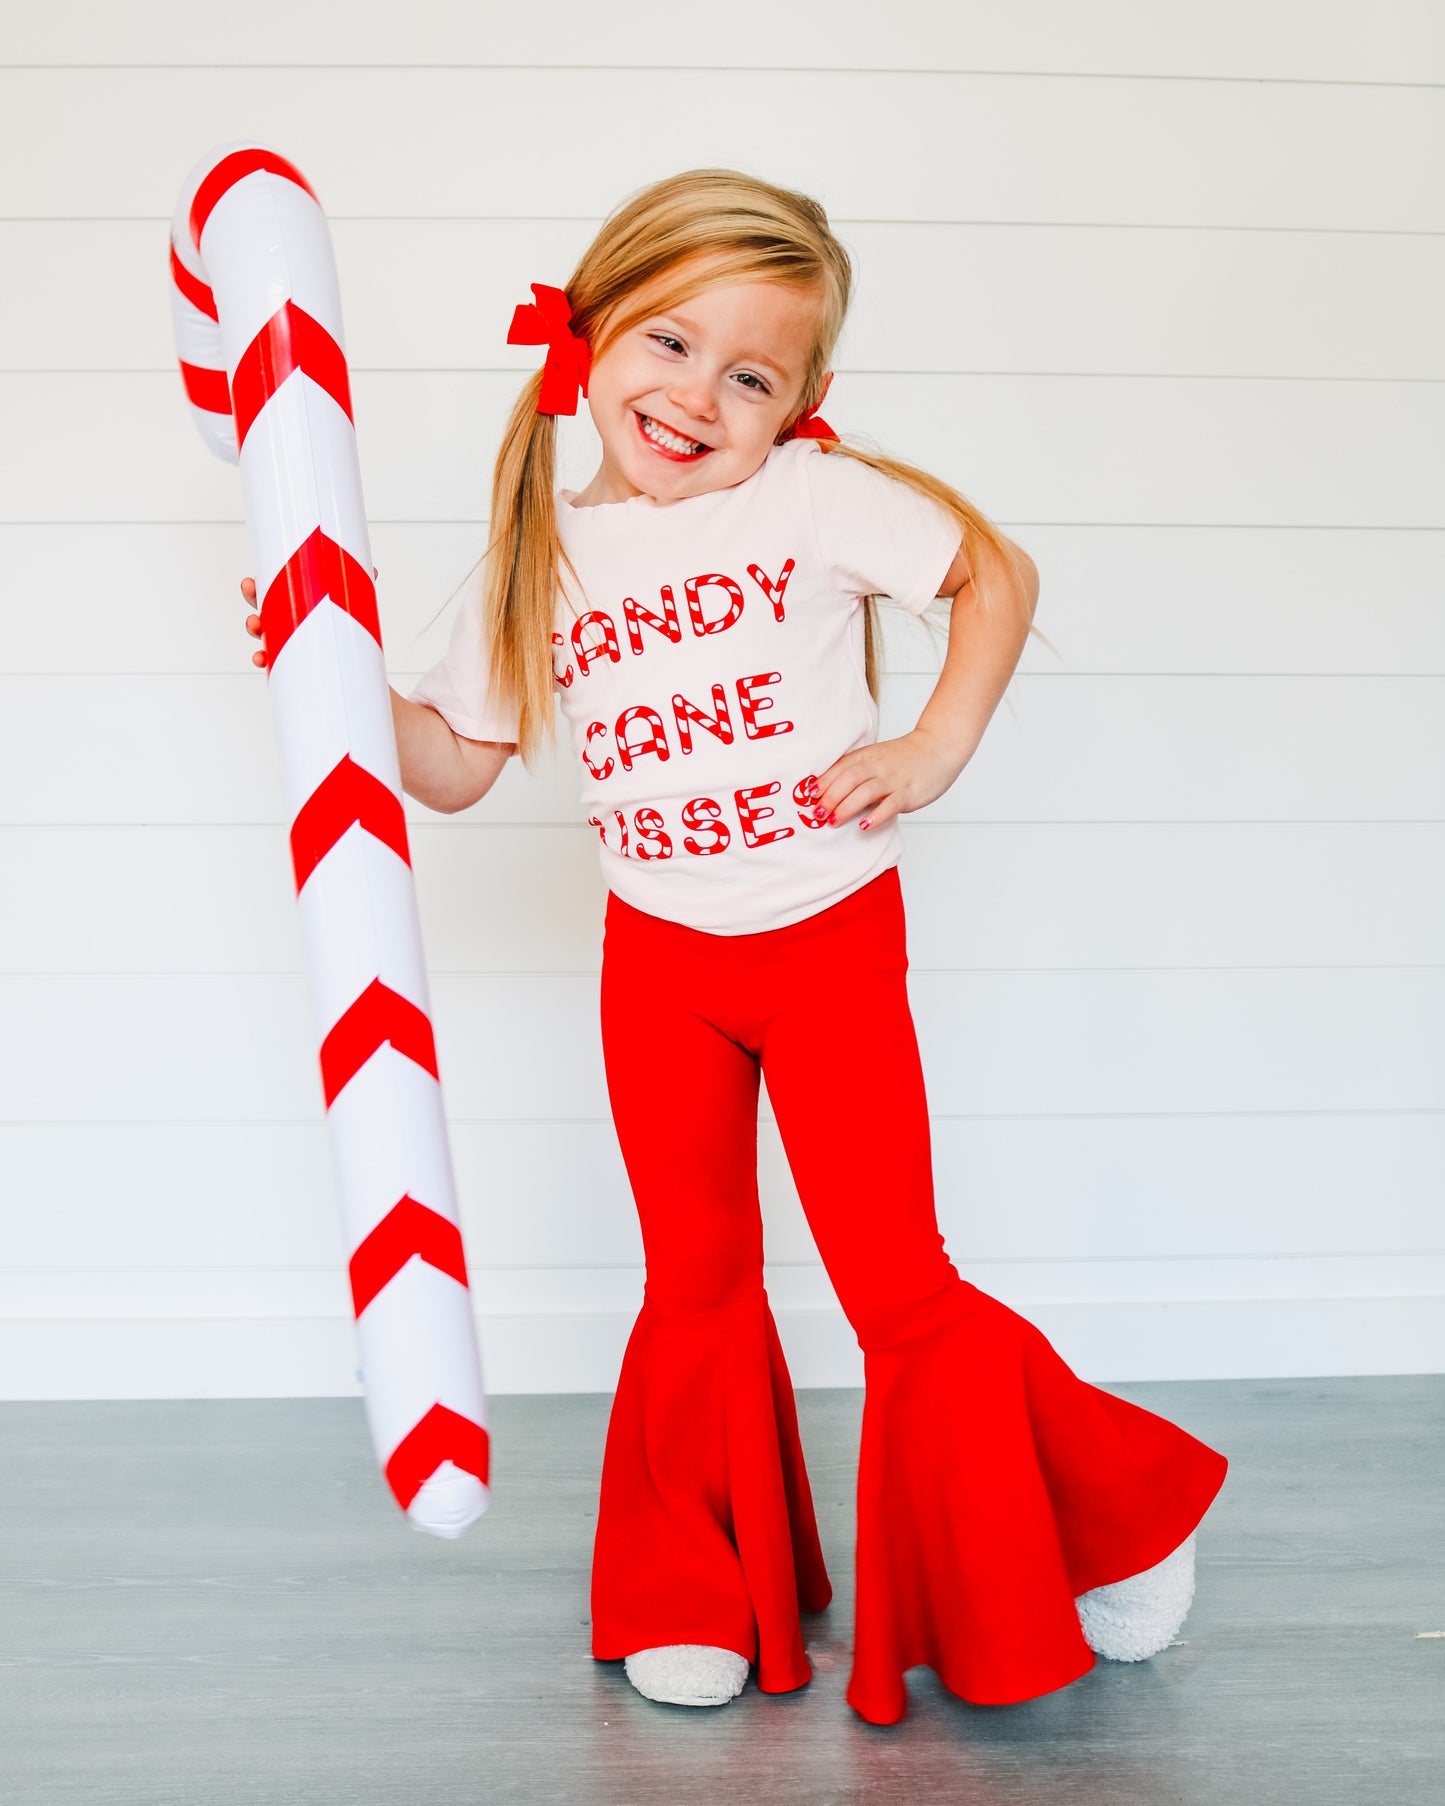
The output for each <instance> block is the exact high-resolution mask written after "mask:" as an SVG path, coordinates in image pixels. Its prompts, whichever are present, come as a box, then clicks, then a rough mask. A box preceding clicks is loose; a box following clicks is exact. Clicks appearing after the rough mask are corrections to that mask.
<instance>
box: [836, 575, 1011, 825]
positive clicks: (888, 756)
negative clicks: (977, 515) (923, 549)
mask: <svg viewBox="0 0 1445 1806" xmlns="http://www.w3.org/2000/svg"><path fill="white" fill-rule="evenodd" d="M1009 544H1010V545H1013V541H1012V540H1010V541H1009ZM1014 551H1015V553H1016V555H1017V558H1018V564H1019V568H1018V572H1017V574H1015V573H1014V572H1012V571H1010V570H1009V568H1008V567H1007V565H1005V564H1004V562H1003V561H1002V559H1000V558H999V557H998V555H997V554H996V553H994V552H993V551H991V550H990V549H989V547H988V546H987V545H984V546H982V547H981V548H980V551H979V557H980V559H981V560H982V559H985V558H986V559H987V560H988V563H987V565H986V567H985V569H984V578H985V581H986V582H987V584H988V589H989V594H990V598H991V602H990V606H989V608H988V609H987V610H985V609H983V608H982V607H980V606H979V602H978V592H977V587H976V585H975V583H974V576H973V572H972V571H971V570H970V569H969V566H968V563H967V560H966V559H965V558H964V555H963V551H962V549H961V548H960V550H959V555H958V557H957V558H955V559H954V561H953V564H952V566H951V567H950V569H949V572H948V574H947V576H946V577H945V578H944V580H943V587H942V589H940V591H939V594H940V595H945V596H946V595H949V594H952V596H953V610H952V613H951V614H950V616H949V623H948V653H947V656H946V657H945V659H944V661H943V670H942V671H941V672H940V673H939V678H938V682H937V683H936V684H935V685H934V687H933V694H932V695H931V696H930V697H929V699H928V701H927V703H926V704H925V705H924V709H923V713H922V714H921V715H920V716H919V717H918V725H917V727H915V728H914V730H913V732H912V733H911V734H903V735H901V736H900V737H899V738H898V739H897V740H879V741H878V742H876V743H875V744H874V745H872V746H860V747H859V748H858V749H857V751H856V752H850V753H845V754H844V755H843V757H842V758H841V759H837V760H835V761H834V762H833V764H831V765H830V766H829V767H828V769H827V770H826V771H824V772H820V773H819V774H818V783H819V787H820V790H821V795H820V797H819V804H820V806H821V808H822V809H823V811H824V812H825V813H826V814H827V815H828V816H829V818H830V821H831V822H832V823H834V824H837V825H840V826H841V824H842V823H844V822H846V821H851V820H852V819H853V817H854V816H857V815H861V816H862V818H863V819H862V820H861V821H860V823H859V826H860V827H862V828H873V827H877V826H879V825H880V824H881V823H883V822H886V821H888V820H890V819H891V818H892V817H893V816H895V815H901V814H905V813H907V812H908V811H910V810H913V809H921V808H922V807H923V805H924V804H925V803H931V802H932V801H933V800H934V799H935V797H940V796H942V795H943V793H944V791H945V790H947V789H948V787H949V785H950V784H952V782H953V781H954V779H955V778H956V777H957V776H958V774H959V772H961V771H962V770H963V768H964V766H965V765H967V763H968V761H969V760H970V759H971V758H972V757H973V755H974V752H975V750H976V749H977V747H978V743H979V741H980V740H982V738H983V730H984V729H985V728H986V727H987V726H988V724H989V721H990V719H991V718H992V716H993V712H994V710H995V709H996V708H997V707H998V705H999V701H1000V698H1001V697H1002V696H1003V693H1004V691H1005V690H1006V689H1007V688H1008V684H1009V679H1010V678H1011V677H1012V676H1013V674H1014V669H1015V667H1016V666H1017V664H1018V662H1019V657H1020V654H1021V653H1022V652H1023V649H1024V642H1025V641H1026V640H1027V638H1028V630H1029V623H1030V622H1031V621H1032V620H1033V614H1034V607H1035V605H1036V603H1037V602H1038V596H1039V573H1038V568H1037V566H1036V565H1035V564H1034V561H1033V559H1032V558H1030V557H1029V555H1028V553H1027V552H1025V551H1024V550H1023V549H1022V548H1021V547H1018V546H1014ZM950 584H953V585H956V587H955V588H954V589H952V590H950V588H949V586H950Z"/></svg>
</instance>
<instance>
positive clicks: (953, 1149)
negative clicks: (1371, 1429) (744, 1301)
mask: <svg viewBox="0 0 1445 1806" xmlns="http://www.w3.org/2000/svg"><path fill="white" fill-rule="evenodd" d="M451 1144H452V1155H453V1160H454V1163H455V1168H456V1180H457V1195H458V1197H459V1199H460V1201H461V1207H462V1220H463V1225H464V1229H465V1234H466V1244H467V1259H468V1263H469V1265H470V1267H471V1268H472V1269H473V1270H474V1271H476V1272H478V1273H481V1272H485V1273H487V1274H489V1275H491V1279H490V1280H489V1283H491V1284H495V1285H496V1286H504V1285H505V1284H506V1278H505V1276H506V1274H507V1273H508V1272H511V1271H513V1270H516V1269H522V1268H527V1269H539V1270H545V1269H550V1268H552V1267H555V1266H563V1267H565V1268H567V1269H568V1270H569V1271H573V1270H576V1269H578V1268H583V1269H585V1268H588V1267H595V1268H597V1269H599V1270H601V1269H614V1268H617V1269H626V1270H628V1271H629V1272H630V1271H632V1270H634V1269H636V1268H637V1267H639V1266H640V1264H641V1262H642V1241H641V1237H640V1234H639V1232H638V1227H637V1216H636V1212H635V1210H634V1208H633V1204H632V1197H631V1193H630V1191H629V1189H628V1184H627V1178H626V1174H625V1173H624V1171H623V1166H622V1160H621V1156H620V1154H619V1153H618V1149H617V1142H616V1137H615V1135H614V1133H613V1130H612V1125H611V1123H610V1122H609V1121H597V1120H594V1121H587V1122H571V1123H557V1122H545V1123H535V1122H533V1123H529V1122H522V1121H514V1122H505V1121H501V1122H499V1121H488V1122H477V1121H473V1120H465V1119H461V1118H459V1117H458V1116H457V1114H456V1112H455V1109H453V1110H452V1113H451ZM0 1155H3V1159H4V1166H5V1171H6V1172H7V1173H8V1174H10V1175H12V1179H11V1183H12V1188H13V1190H14V1191H15V1193H16V1195H17V1196H23V1197H24V1198H25V1199H26V1201H27V1207H26V1208H25V1209H23V1210H20V1209H16V1210H10V1211H7V1212H6V1213H5V1215H4V1217H3V1219H0V1266H3V1267H4V1268H5V1269H12V1268H13V1269H19V1268H24V1269H26V1270H27V1271H37V1272H56V1273H58V1272H61V1271H67V1272H68V1271H71V1270H73V1269H77V1268H79V1269H84V1270H86V1271H90V1272H108V1273H111V1274H112V1275H114V1276H116V1281H117V1284H123V1283H124V1275H126V1274H128V1273H130V1272H132V1271H151V1272H165V1271H170V1270H172V1269H174V1270H179V1271H186V1272H196V1271H200V1270H202V1269H215V1270H217V1271H220V1272H230V1273H239V1274H252V1273H254V1274H256V1275H258V1279H257V1284H258V1285H261V1284H264V1283H265V1276H266V1274H267V1273H269V1272H271V1271H273V1270H278V1269H286V1270H288V1271H289V1270H312V1271H319V1272H323V1273H324V1272H339V1271H340V1270H341V1268H342V1267H343V1266H344V1263H345V1258H346V1251H345V1249H344V1247H343V1245H342V1238H341V1228H340V1216H339V1212H338V1209H337V1205H336V1199H335V1187H334V1183H333V1180H332V1176H331V1167H330V1153H329V1145H328V1142H327V1138H326V1130H325V1126H324V1124H323V1123H321V1122H320V1121H316V1122H297V1123H277V1122H257V1123H199V1124H188V1123H174V1122H170V1123H166V1124H164V1125H156V1124H151V1123H145V1122H114V1123H56V1124H51V1125H19V1124H7V1125H4V1126H0ZM933 1158H934V1170H935V1174H936V1182H937V1201H938V1215H939V1221H940V1224H941V1226H942V1228H943V1232H944V1235H945V1238H946V1240H947V1243H948V1248H949V1251H950V1253H951V1254H952V1255H953V1257H954V1258H955V1259H956V1260H957V1261H959V1262H960V1263H982V1264H987V1263H1004V1264H1009V1265H1012V1266H1023V1265H1026V1264H1028V1263H1029V1262H1037V1263H1040V1264H1041V1265H1043V1266H1048V1265H1051V1264H1057V1263H1072V1264H1073V1265H1074V1266H1076V1267H1077V1268H1078V1269H1079V1270H1080V1272H1083V1271H1084V1270H1085V1269H1087V1268H1088V1267H1089V1265H1090V1263H1093V1262H1100V1263H1109V1264H1111V1266H1112V1267H1118V1266H1120V1265H1122V1264H1127V1263H1129V1262H1131V1261H1138V1262H1140V1263H1144V1264H1148V1263H1151V1262H1152V1263H1172V1264H1173V1265H1174V1267H1176V1268H1177V1269H1178V1270H1179V1272H1180V1273H1182V1272H1183V1269H1184V1268H1185V1267H1186V1266H1187V1265H1189V1264H1190V1263H1192V1262H1197V1263H1207V1262H1210V1261H1217V1262H1228V1261H1236V1262H1245V1263H1248V1262H1250V1261H1256V1262H1270V1261H1280V1260H1284V1259H1292V1258H1299V1259H1301V1260H1303V1259H1306V1258H1307V1259H1309V1260H1314V1259H1316V1258H1319V1259H1321V1260H1324V1259H1328V1260H1330V1261H1333V1262H1335V1263H1337V1265H1336V1267H1334V1268H1332V1269H1331V1271H1332V1272H1333V1273H1334V1275H1335V1276H1334V1278H1333V1279H1332V1280H1331V1282H1330V1287H1329V1289H1330V1290H1333V1291H1342V1292H1343V1291H1348V1290H1349V1289H1350V1287H1351V1285H1352V1283H1353V1281H1352V1279H1351V1276H1350V1273H1349V1271H1348V1263H1349V1262H1350V1261H1351V1260H1354V1259H1356V1258H1359V1259H1361V1260H1363V1259H1365V1257H1369V1258H1370V1259H1378V1260H1384V1259H1386V1258H1387V1257H1388V1258H1394V1257H1396V1256H1398V1257H1400V1258H1402V1259H1407V1260H1408V1259H1413V1258H1414V1255H1413V1254H1412V1253H1411V1252H1410V1251H1412V1250H1415V1251H1421V1250H1434V1251H1435V1252H1436V1253H1437V1254H1438V1252H1439V1251H1440V1250H1441V1248H1442V1245H1445V1237H1442V1235H1441V1225H1440V1213H1439V1199H1440V1195H1441V1191H1442V1189H1445V1112H1437V1113H1433V1114H1428V1113H1427V1114H1410V1113H1404V1114H1399V1113H1389V1112H1382V1113H1370V1112H1348V1113H1343V1114H1333V1115H1332V1114H1329V1113H1310V1114H1296V1115H1289V1114H1267V1113H1257V1114H1253V1115H1242V1116H1240V1115H1227V1114H1226V1115H1221V1116H1209V1115H1197V1116H1170V1115H1158V1116H1133V1117H1117V1116H1096V1117H1080V1116H1072V1117H1050V1116H1039V1115H1031V1116H1027V1117H1017V1118H1008V1117H980V1116H972V1117H967V1116H964V1117H960V1116H953V1117H947V1116H939V1117H936V1118H935V1119H934V1122H933ZM758 1171H759V1188H760V1192H761V1196H762V1205H763V1216H764V1222H765V1233H766V1246H767V1256H768V1259H769V1261H770V1262H772V1263H773V1264H774V1266H776V1267H777V1268H778V1269H779V1270H780V1271H781V1270H782V1269H784V1268H789V1267H798V1268H800V1269H801V1268H810V1269H811V1268H812V1267H814V1266H815V1265H816V1263H817V1259H818V1256H817V1250H816V1247H815V1246H814V1243H813V1238H812V1236H811V1234H810V1233H809V1230H808V1225H807V1223H806V1221H805V1219H804V1217H803V1213H802V1209H801V1206H800V1205H799V1203H798V1199H797V1194H796V1192H795V1191H794V1189H793V1186H792V1183H791V1180H790V1179H789V1176H788V1169H787V1163H786V1161H785V1159H784V1156H783V1151H782V1145H781V1143H780V1141H779V1138H778V1132H777V1129H776V1127H775V1126H774V1125H773V1124H772V1123H771V1121H769V1120H768V1119H767V1118H766V1117H765V1118H764V1121H763V1124H762V1128H761V1131H760V1135H759V1160H758ZM1338 1263H1344V1267H1343V1268H1341V1267H1340V1266H1339V1265H1338ZM979 1283H980V1284H984V1285H985V1286H986V1284H987V1282H986V1281H985V1280H982V1279H981V1280H980V1281H979ZM1178 1283H1181V1284H1182V1283H1183V1281H1182V1279H1181V1280H1179V1281H1178ZM1191 1283H1192V1282H1191ZM1280 1283H1282V1282H1280ZM1401 1283H1402V1288H1403V1289H1405V1290H1411V1289H1415V1288H1414V1287H1413V1284H1411V1283H1408V1275H1407V1276H1406V1280H1405V1281H1402V1282H1401ZM1097 1295H1100V1296H1102V1295H1103V1293H1102V1292H1097ZM116 1308H119V1307H116Z"/></svg>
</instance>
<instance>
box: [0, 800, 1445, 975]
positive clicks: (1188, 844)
mask: <svg viewBox="0 0 1445 1806" xmlns="http://www.w3.org/2000/svg"><path fill="white" fill-rule="evenodd" d="M904 835H905V853H904V858H903V864H902V872H903V882H904V891H905V895H906V897H907V904H908V941H909V952H910V957H911V959H912V962H913V965H914V966H915V968H924V969H930V968H949V967H953V968H964V969H968V970H973V971H976V970H980V969H990V968H993V969H996V968H1012V967H1030V968H1035V969H1050V968H1056V967H1108V968H1115V969H1121V970H1122V969H1128V968H1135V967H1138V968H1147V967H1159V966H1205V967H1208V966H1214V967H1223V966H1328V965H1360V966H1368V965H1391V966H1394V965H1431V964H1445V824H1439V825H1437V824H1426V823H1414V822H1411V823H1399V822H1341V823H1312V822H1301V823H1283V824H1281V823H1276V822H1270V823H1267V824H1266V823H1251V822H1203V823H1200V822H1187V823H1170V822H1145V823H1113V822H1108V823H1073V824H1060V823H1047V824H1045V823H1023V824H1013V823H980V822H973V823H950V822H937V823H923V822H915V821H907V822H905V823H904ZM410 846H411V861H412V868H413V870H414V872H415V874H416V884H417V895H418V901H419V906H420V910H421V921H422V936H423V943H424V945H425V947H426V952H427V962H428V967H429V970H430V971H431V972H433V973H435V974H440V973H442V972H476V971H508V972H526V971H538V972H555V971H574V972H578V971H594V970H596V968H597V965H598V962H599V958H600V946H601V928H602V914H603V907H604V904H605V900H606V888H605V883H604V880H603V877H602V874H601V871H600V869H599V865H598V859H597V853H596V842H595V837H594V833H593V830H592V829H591V828H590V827H588V826H587V825H586V824H582V825H580V826H546V827H542V826H526V825H522V826H514V827H513V826H506V825H498V826H494V827H484V826H482V825H481V824H480V823H478V824H476V825H475V826H474V827H472V828H471V829H470V831H468V829H467V828H462V829H461V830H460V831H458V830H457V829H456V828H454V827H453V826H452V825H451V824H449V823H447V822H444V821H439V820H435V819H434V820H432V821H421V822H418V823H416V824H415V825H414V827H413V828H412V831H411V836H410ZM0 864H3V865H4V867H5V869H6V871H7V873H8V874H9V878H8V882H7V884H6V885H5V887H4V889H3V890H0V948H3V949H4V952H3V954H0V965H3V967H4V968H6V969H8V970H10V971H11V972H27V971H28V972H50V973H75V974H78V973H84V972H94V973H106V972H109V973H122V972H135V973H141V972H171V973H179V972H195V973H207V972H212V973H214V972H258V973H259V972H272V973H274V972H296V971H299V970H300V969H301V960H302V948H301V936H300V924H299V920H298V915H297V909H296V899H295V894H294V890H293V880H292V872H291V865H290V861H289V858H288V857H287V854H286V849H285V845H284V837H283V835H282V833H281V831H280V829H279V827H274V826H272V827H236V828H224V827H207V826H177V827H170V828H167V827H158V826H153V827H141V826H118V827H110V828H106V827H102V828H89V827H69V828H68V827H62V826H44V827H33V828H8V829H0ZM98 893H99V894H103V895H104V897H105V899H106V907H105V909H104V911H97V909H96V907H95V898H96V895H97V894H98ZM158 898H163V899H164V907H163V908H157V899H158Z"/></svg>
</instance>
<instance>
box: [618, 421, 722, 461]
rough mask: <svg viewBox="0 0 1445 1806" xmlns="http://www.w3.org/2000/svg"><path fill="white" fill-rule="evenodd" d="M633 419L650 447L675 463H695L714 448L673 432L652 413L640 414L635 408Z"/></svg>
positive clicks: (660, 455)
mask: <svg viewBox="0 0 1445 1806" xmlns="http://www.w3.org/2000/svg"><path fill="white" fill-rule="evenodd" d="M633 419H634V420H636V422H637V430H638V432H639V433H640V434H641V435H642V437H643V439H644V440H645V441H646V443H647V445H648V447H649V448H650V449H651V450H652V451H655V452H656V453H657V454H658V456H659V457H662V458H668V459H670V460H671V461H672V463H674V464H695V463H696V462H697V461H698V459H699V458H705V457H706V456H707V454H708V453H709V452H710V451H711V450H712V449H713V448H712V447H711V446H710V445H703V444H701V443H699V441H698V440H696V439H685V438H684V437H683V436H682V434H681V433H675V432H673V430H672V428H671V427H667V426H664V425H663V424H662V422H661V421H660V420H654V419H653V418H652V416H651V415H650V414H639V413H637V412H636V410H634V412H633Z"/></svg>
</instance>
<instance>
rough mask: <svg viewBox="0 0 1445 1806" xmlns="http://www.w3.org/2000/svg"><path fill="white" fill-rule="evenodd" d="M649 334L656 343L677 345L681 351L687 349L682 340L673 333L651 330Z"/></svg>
mask: <svg viewBox="0 0 1445 1806" xmlns="http://www.w3.org/2000/svg"><path fill="white" fill-rule="evenodd" d="M647 336H648V337H649V338H650V339H651V340H652V341H653V343H654V344H657V345H667V346H675V347H676V348H677V349H678V350H679V351H683V350H685V349H686V347H685V346H684V345H683V342H682V340H681V339H675V338H673V336H672V335H671V333H667V332H650V333H649V334H648V335H647Z"/></svg>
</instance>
